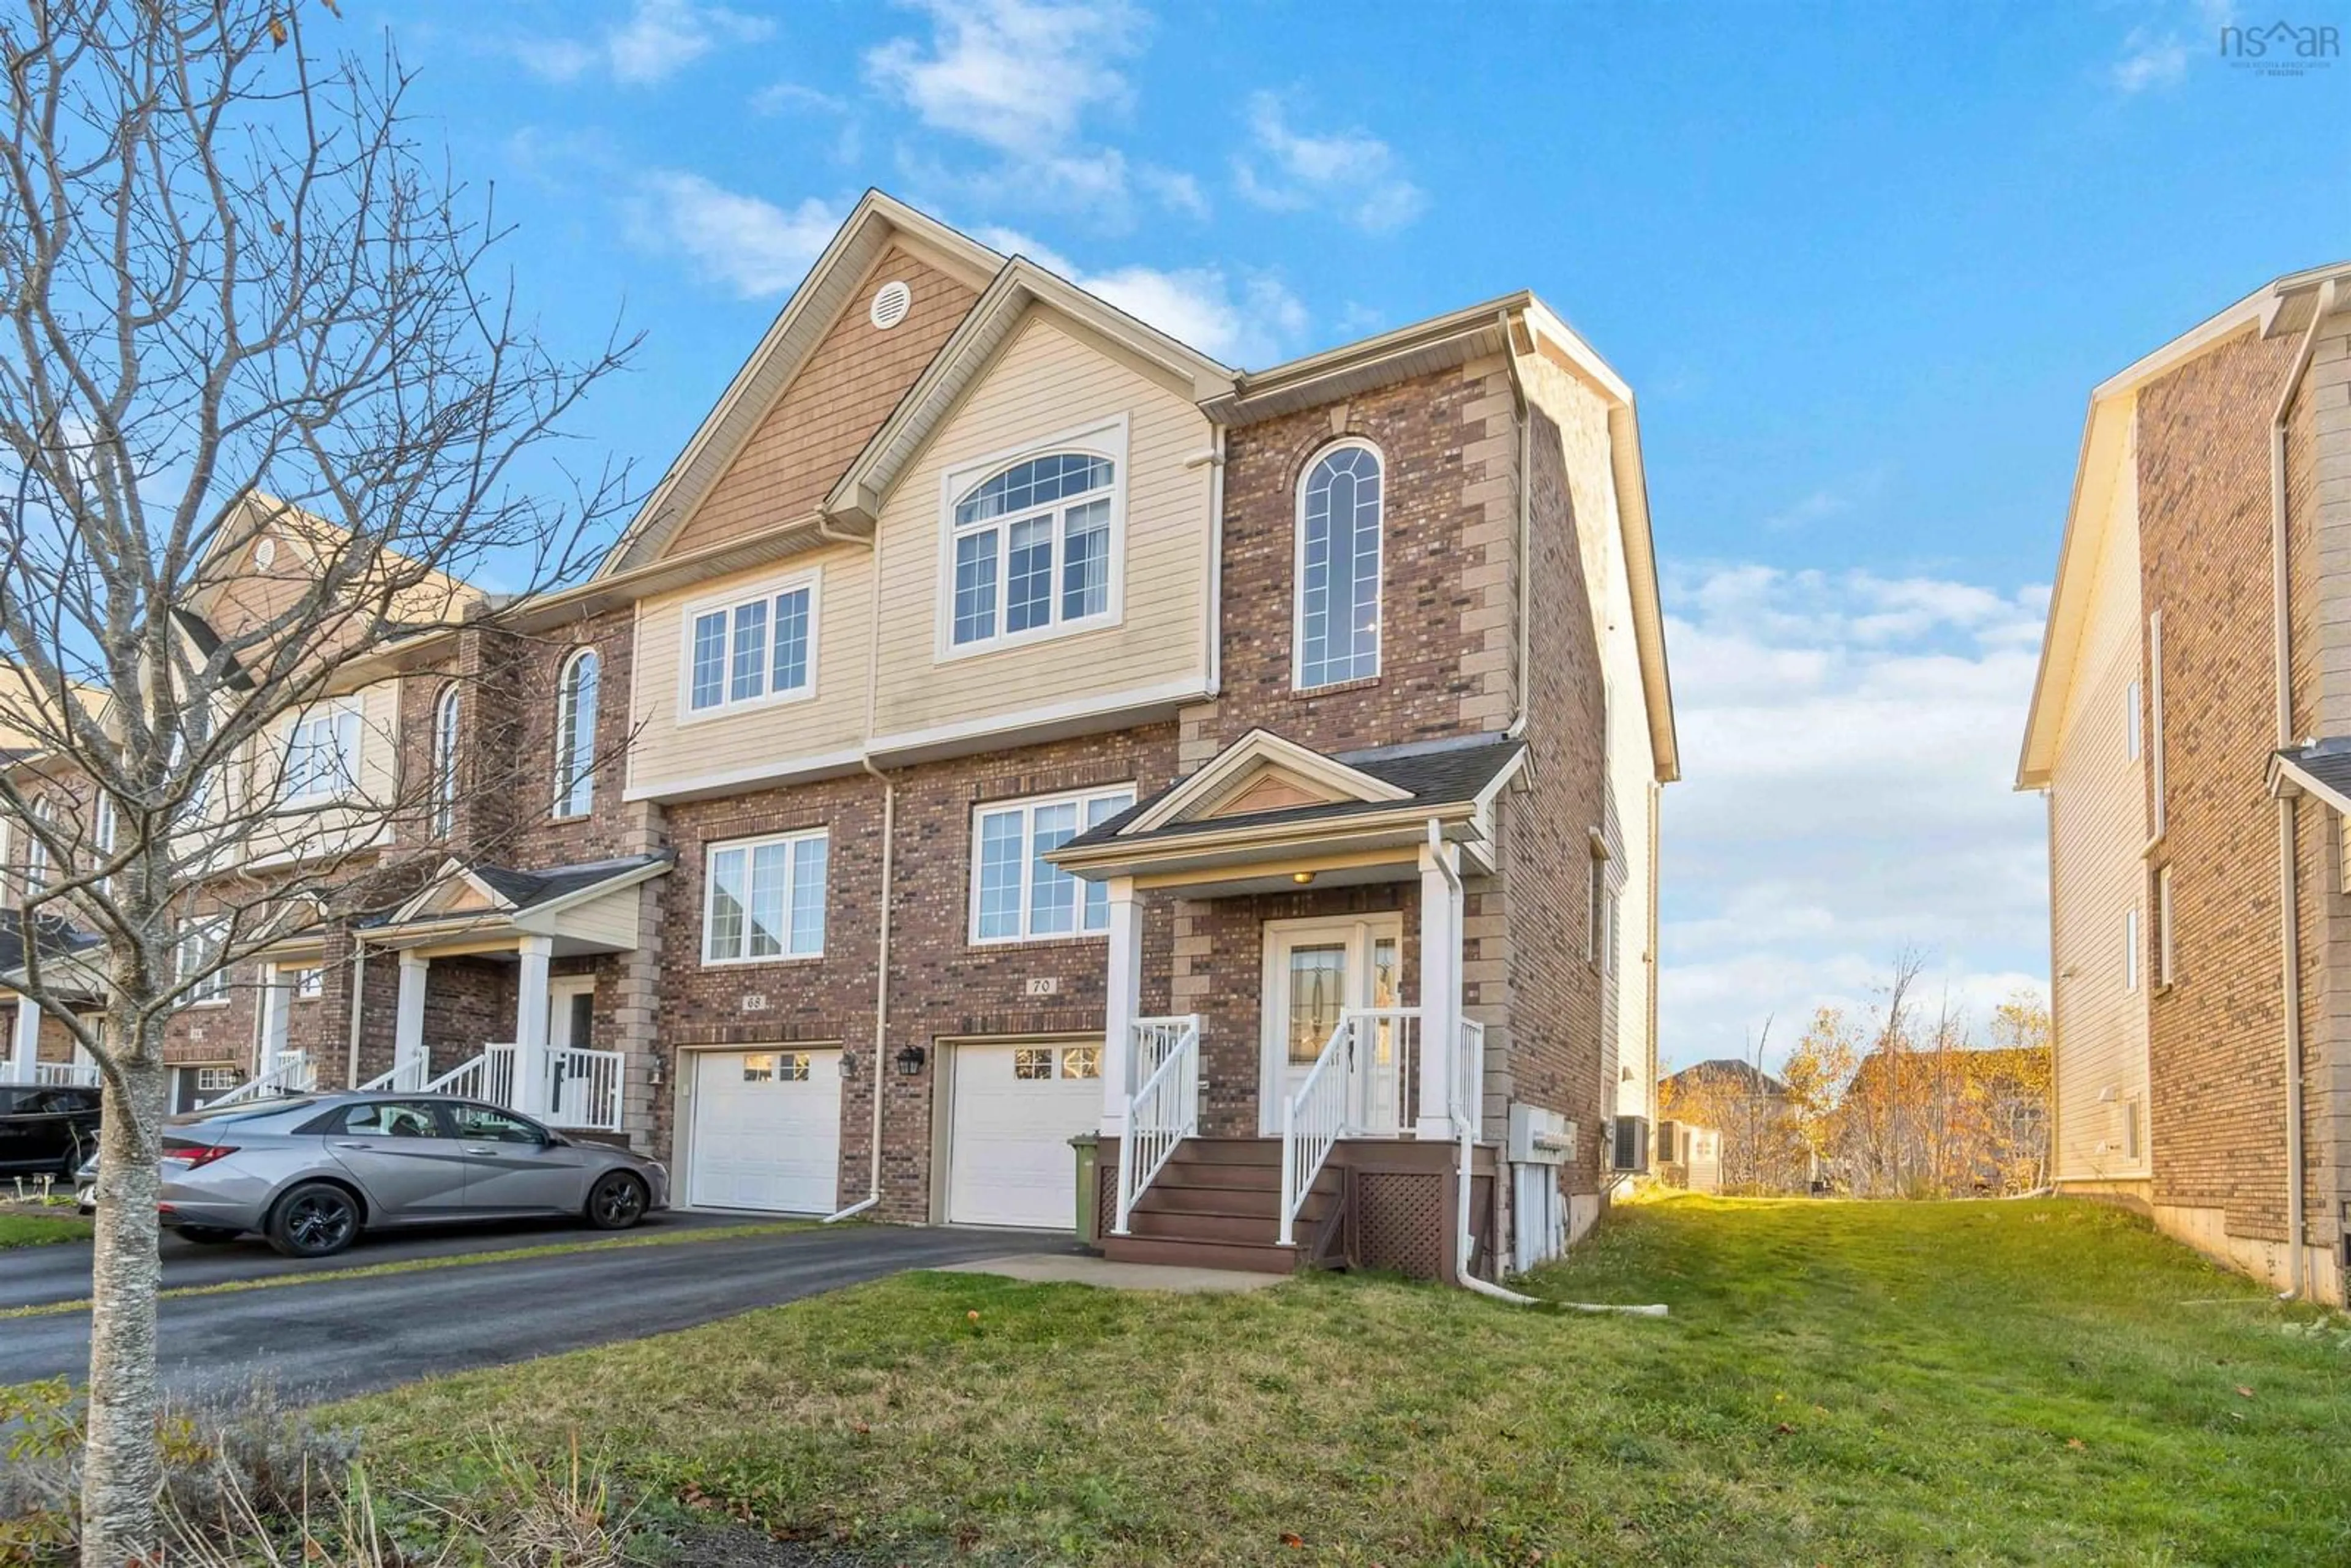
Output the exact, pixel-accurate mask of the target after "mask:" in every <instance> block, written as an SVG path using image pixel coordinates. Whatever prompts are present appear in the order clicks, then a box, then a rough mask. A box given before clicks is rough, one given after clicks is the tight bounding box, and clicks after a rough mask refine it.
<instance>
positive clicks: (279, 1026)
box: [253, 964, 294, 1078]
mask: <svg viewBox="0 0 2351 1568" xmlns="http://www.w3.org/2000/svg"><path fill="white" fill-rule="evenodd" d="M293 1000H294V988H293V986H292V984H291V983H290V982H289V981H288V979H287V974H286V971H285V970H284V969H283V968H281V967H278V966H277V965H276V964H264V965H263V966H262V967H261V1046H260V1050H259V1052H258V1055H259V1058H260V1060H259V1061H256V1062H255V1063H254V1068H253V1072H254V1076H255V1077H256V1078H258V1077H260V1076H261V1075H262V1074H263V1073H266V1072H268V1071H273V1070H274V1069H275V1068H276V1067H277V1064H278V1062H279V1061H280V1060H282V1059H283V1058H284V1057H285V1055H286V1040H287V1030H288V1029H289V1027H290V1026H291V1024H292V1022H293V1019H292V1018H291V1016H290V1014H291V1009H292V1004H293Z"/></svg>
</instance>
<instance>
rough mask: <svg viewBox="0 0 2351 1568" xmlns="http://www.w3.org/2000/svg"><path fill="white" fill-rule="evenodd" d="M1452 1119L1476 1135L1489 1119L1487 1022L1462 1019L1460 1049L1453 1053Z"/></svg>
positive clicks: (1467, 1131) (1469, 1133)
mask: <svg viewBox="0 0 2351 1568" xmlns="http://www.w3.org/2000/svg"><path fill="white" fill-rule="evenodd" d="M1452 1110H1453V1123H1454V1125H1455V1126H1456V1127H1458V1128H1459V1129H1460V1130H1462V1131H1463V1132H1465V1133H1467V1134H1468V1135H1469V1136H1470V1137H1472V1138H1475V1137H1476V1136H1477V1135H1478V1134H1479V1130H1480V1128H1481V1126H1482V1124H1483V1123H1484V1122H1485V1119H1486V1026H1485V1025H1484V1024H1481V1023H1479V1022H1478V1021H1477V1020H1476V1019H1462V1020H1461V1045H1460V1049H1459V1050H1458V1051H1455V1052H1454V1053H1453V1107H1452Z"/></svg>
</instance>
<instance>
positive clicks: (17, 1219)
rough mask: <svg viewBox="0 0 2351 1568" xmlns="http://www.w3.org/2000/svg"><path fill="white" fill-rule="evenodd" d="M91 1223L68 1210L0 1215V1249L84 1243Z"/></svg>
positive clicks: (87, 1238) (88, 1234)
mask: <svg viewBox="0 0 2351 1568" xmlns="http://www.w3.org/2000/svg"><path fill="white" fill-rule="evenodd" d="M89 1236H90V1223H89V1220H87V1219H83V1218H79V1217H78V1216H77V1215H76V1214H75V1213H74V1212H73V1210H71V1209H69V1208H68V1209H62V1210H60V1211H59V1212H58V1213H57V1215H56V1216H55V1217H52V1216H49V1215H46V1214H0V1250H5V1249H8V1248H11V1247H38V1246H40V1245H41V1244H42V1243H44V1242H47V1241H87V1240H89Z"/></svg>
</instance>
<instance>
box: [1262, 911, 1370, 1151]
mask: <svg viewBox="0 0 2351 1568" xmlns="http://www.w3.org/2000/svg"><path fill="white" fill-rule="evenodd" d="M1403 962H1404V917H1403V916H1402V915H1362V916H1350V917H1347V918H1345V919H1338V920H1274V921H1268V922H1267V923H1266V926H1265V983H1264V989H1263V991H1262V993H1261V994H1262V996H1263V998H1264V1003H1263V1005H1264V1009H1265V1034H1264V1051H1263V1060H1262V1064H1261V1066H1260V1069H1259V1074H1258V1131H1259V1132H1260V1133H1261V1134H1264V1135H1266V1136H1268V1137H1272V1136H1274V1135H1276V1134H1279V1133H1280V1131H1281V1108H1282V1105H1283V1103H1285V1102H1287V1101H1288V1100H1289V1098H1290V1096H1291V1095H1292V1094H1294V1093H1296V1092H1298V1085H1299V1082H1300V1081H1301V1080H1302V1079H1303V1078H1304V1077H1305V1076H1306V1072H1307V1070H1308V1069H1310V1068H1311V1067H1312V1066H1313V1065H1314V1061H1315V1058H1317V1057H1318V1056H1320V1055H1322V1048H1323V1047H1324V1046H1325V1045H1327V1044H1329V1043H1330V1040H1331V1035H1332V1030H1336V1029H1337V1028H1338V1027H1339V1020H1340V1017H1341V1015H1342V1013H1343V1011H1344V1010H1345V1009H1350V1008H1395V1007H1398V1006H1401V1005H1402V996H1401V993H1400V991H1399V989H1398V976H1399V975H1400V973H1401V971H1402V967H1403ZM1366 1032H1367V1041H1368V1049H1367V1051H1366V1055H1365V1059H1364V1060H1363V1061H1357V1062H1355V1063H1353V1064H1352V1065H1353V1071H1354V1072H1355V1073H1356V1074H1357V1075H1358V1077H1359V1082H1358V1083H1357V1084H1356V1085H1355V1086H1354V1088H1353V1090H1352V1091H1351V1093H1350V1095H1349V1103H1350V1104H1351V1105H1353V1106H1355V1107H1357V1111H1356V1112H1355V1113H1354V1119H1355V1120H1357V1121H1359V1122H1362V1123H1364V1124H1365V1125H1364V1126H1363V1127H1362V1129H1361V1130H1363V1131H1365V1132H1372V1133H1382V1132H1384V1133H1391V1134H1392V1133H1394V1132H1395V1130H1396V1127H1397V1124H1398V1123H1399V1120H1400V1117H1401V1106H1400V1104H1399V1103H1397V1102H1396V1095H1397V1091H1398V1090H1399V1089H1400V1088H1401V1087H1402V1085H1403V1074H1402V1073H1401V1072H1400V1071H1399V1067H1400V1063H1399V1062H1398V1061H1397V1060H1396V1058H1397V1053H1398V1052H1399V1051H1401V1050H1403V1049H1404V1047H1405V1040H1403V1039H1402V1038H1401V1037H1400V1035H1399V1032H1398V1028H1397V1025H1396V1023H1395V1021H1394V1020H1384V1021H1382V1022H1379V1023H1377V1024H1375V1025H1374V1027H1373V1028H1372V1029H1370V1030H1367V1031H1366Z"/></svg>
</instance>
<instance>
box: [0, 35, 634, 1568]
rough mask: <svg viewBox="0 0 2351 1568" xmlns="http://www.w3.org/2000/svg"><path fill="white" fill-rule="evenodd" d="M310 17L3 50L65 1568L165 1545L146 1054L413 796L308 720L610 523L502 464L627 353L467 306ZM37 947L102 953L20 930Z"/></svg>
mask: <svg viewBox="0 0 2351 1568" xmlns="http://www.w3.org/2000/svg"><path fill="white" fill-rule="evenodd" d="M320 5H321V7H323V9H324V10H325V11H327V12H331V11H332V10H333V9H334V6H333V4H332V0H320ZM305 20H306V17H305V14H304V12H303V11H301V10H300V9H298V7H297V5H296V3H295V0H115V3H109V0H31V3H30V5H29V6H28V7H26V8H25V9H23V10H18V11H16V12H15V14H13V15H11V16H8V17H7V18H5V20H0V65H5V86H0V94H5V99H0V102H5V114H6V116H7V118H8V120H9V127H8V129H9V136H8V138H7V141H6V144H5V147H0V310H5V329H0V443H5V455H6V459H7V461H8V463H9V465H10V466H11V469H12V470H13V471H12V472H9V473H7V474H6V475H5V481H0V483H5V491H0V660H5V662H6V663H7V664H11V665H13V666H14V668H15V671H16V674H17V675H18V676H19V677H20V678H19V679H17V680H15V681H11V682H7V683H0V728H5V729H7V730H12V731H14V732H16V747H17V748H18V749H19V750H20V751H30V752H32V753H34V754H35V756H34V757H33V758H32V760H31V761H30V762H29V763H20V765H19V766H18V767H17V768H15V769H13V770H11V771H9V772H7V773H5V775H0V811H5V812H6V813H8V814H9V815H11V816H13V818H14V819H15V823H16V829H17V831H19V832H20V833H22V834H24V835H25V836H26V842H27V843H28V844H29V845H30V846H31V850H30V852H31V853H32V854H33V855H34V856H35V857H37V860H38V861H40V862H43V870H44V873H45V874H43V875H41V876H38V877H34V878H27V879H26V884H25V887H24V894H23V897H22V901H21V906H20V909H19V911H18V919H19V921H20V922H21V928H22V930H23V931H24V932H25V934H26V936H27V937H28V940H26V943H25V950H26V965H25V967H24V971H23V973H22V974H20V975H18V976H16V977H12V980H11V983H12V984H13V985H14V986H15V987H16V989H17V990H18V991H19V992H20V996H21V998H22V999H21V1000H20V1003H19V1005H20V1006H27V1005H37V1006H39V1007H40V1008H42V1009H44V1010H45V1011H47V1013H49V1014H50V1015H51V1016H53V1017H55V1018H57V1019H60V1020H62V1022H63V1024H64V1026H65V1027H66V1028H68V1030H70V1031H71V1032H72V1035H73V1037H74V1039H75V1040H76V1042H77V1043H78V1045H80V1046H81V1047H82V1048H83V1049H84V1050H85V1051H88V1053H89V1056H90V1057H91V1058H92V1059H93V1060H94V1061H96V1062H97V1063H98V1065H99V1071H100V1073H101V1078H102V1084H103V1093H104V1118H105V1120H104V1132H103V1135H102V1145H101V1150H100V1154H101V1167H100V1168H101V1176H100V1181H99V1218H98V1241H97V1249H96V1257H95V1264H94V1269H93V1279H92V1284H91V1299H92V1311H91V1324H90V1340H91V1350H90V1366H89V1421H88V1432H89V1439H88V1450H87V1454H86V1462H85V1465H84V1470H83V1474H84V1483H83V1498H82V1507H83V1531H84V1534H83V1546H82V1561H83V1562H84V1563H89V1564H93V1565H95V1564H101V1563H102V1564H107V1565H109V1568H113V1565H118V1564H121V1563H131V1562H148V1561H154V1560H156V1552H157V1549H158V1545H159V1531H158V1525H157V1520H156V1516H155V1511H154V1499H155V1495H156V1489H157V1478H158V1457H157V1450H156V1444H155V1420H154V1418H155V1414H156V1408H157V1397H158V1396H157V1378H156V1342H155V1322H156V1312H155V1306H156V1286H157V1275H158V1264H157V1254H156V1210H155V1202H156V1194H157V1190H158V1171H157V1155H158V1150H159V1135H160V1134H159V1130H160V1124H161V1122H162V1114H163V1110H164V1104H165V1070H164V1065H163V1058H162V1040H163V1030H164V1024H165V1022H166V1020H167V1019H169V1018H170V1017H171V1015H172V1012H173V1011H174V1009H177V1008H178V1007H179V1006H181V1005H182V1004H183V1002H184V1001H185V1000H186V999H187V998H188V997H189V996H190V995H191V993H192V991H193V990H194V988H197V987H198V986H200V985H202V984H204V981H205V979H206V977H208V976H210V975H213V974H214V973H217V972H218V971H219V970H221V969H222V968H224V967H227V966H230V965H233V964H235V963H237V962H238V961H239V960H240V959H243V958H246V957H248V956H251V955H253V954H254V953H256V952H257V951H259V950H260V949H261V948H262V947H263V946H266V945H268V944H270V943H273V942H277V941H282V940H283V939H284V938H286V937H287V936H290V935H295V934H298V933H299V932H300V931H302V930H303V929H305V928H315V927H316V926H317V925H319V923H321V922H324V921H327V920H330V919H333V918H337V917H339V916H340V915H344V914H348V913H349V912H350V909H351V908H352V907H354V905H356V904H364V903H365V901H366V900H367V899H368V898H369V897H371V896H372V894H371V891H370V889H371V886H372V885H373V883H372V882H371V878H379V877H380V875H381V869H382V864H383V860H382V855H381V841H382V839H383V837H384V835H383V834H382V833H381V831H377V830H378V829H380V828H381V825H382V824H384V823H387V822H391V821H397V820H401V819H402V818H404V817H406V816H408V815H410V814H413V812H415V811H416V810H420V809H421V806H422V802H421V800H420V799H419V791H420V786H419V784H418V783H417V782H416V781H414V780H409V779H402V778H401V777H399V776H397V775H395V776H393V777H392V778H388V779H348V778H342V779H339V778H336V777H334V776H333V775H334V773H335V770H336V768H338V766H340V764H339V763H338V761H337V759H338V758H343V757H347V756H348V755H349V752H348V750H347V749H346V748H344V747H341V746H340V745H339V744H338V737H335V736H333V735H332V734H325V735H306V734H305V733H304V731H303V729H302V728H301V727H299V726H298V724H297V722H296V721H298V719H299V717H300V716H302V715H303V713H304V711H305V710H306V708H308V706H310V705H312V704H313V703H315V702H317V701H318V700H319V699H320V698H322V697H326V696H329V695H335V694H338V693H342V692H347V691H349V690H350V689H351V688H352V687H353V686H354V685H355V684H356V683H359V682H360V681H362V680H363V679H365V678H366V674H367V664H366V661H368V660H370V659H372V658H375V657H377V656H378V655H380V653H381V650H382V649H383V648H384V647H385V646H386V645H387V644H392V643H398V642H399V641H400V640H402V639H403V638H410V637H414V636H418V635H421V634H424V633H426V632H429V631H430V630H431V629H433V628H436V627H442V626H445V625H446V624H447V623H449V622H453V621H456V620H459V619H469V620H471V621H473V622H476V623H478V622H485V621H487V622H496V620H497V618H499V617H500V616H504V615H509V614H511V613H512V612H514V610H515V609H516V607H517V606H518V605H520V604H521V603H523V602H524V601H527V600H528V598H529V597H530V595H531V594H532V593H534V592H535V591H538V590H540V589H543V588H544V587H546V586H547V585H549V584H551V583H554V582H557V581H559V580H563V579H564V578H565V577H566V576H567V575H570V574H572V573H573V569H574V568H575V567H576V566H577V565H578V564H579V563H580V560H581V559H584V556H583V552H584V549H585V548H586V546H585V544H584V538H585V533H586V530H587V529H588V527H589V525H592V524H595V523H597V522H599V521H601V520H602V519H604V518H605V517H608V516H609V514H610V513H611V511H612V509H613V508H614V507H615V506H616V505H617V503H618V502H619V501H620V500H621V498H622V476H621V475H619V474H616V473H614V472H613V471H611V469H609V468H606V467H603V466H602V465H597V466H596V469H595V470H594V471H592V472H590V473H588V474H586V475H584V476H577V477H574V476H567V475H563V474H562V473H561V472H560V471H559V465H556V464H555V463H554V462H553V461H552V460H551V459H549V460H548V461H545V462H537V460H533V461H534V463H535V464H536V465H534V466H532V467H529V468H528V469H525V468H523V467H521V466H518V465H519V464H521V463H523V462H524V461H525V460H526V458H527V455H529V454H532V453H534V452H536V451H538V450H539V449H540V448H541V447H542V446H543V444H544V443H546V442H547V441H548V440H549V438H551V437H554V436H557V435H558V434H559V432H560V428H561V425H562V423H563V421H564V420H565V418H566V416H567V414H568V413H570V412H571V411H572V410H574V409H575V408H576V407H577V405H578V403H579V401H580V398H581V396H582V395H583V394H584V393H585V392H587V390H588V389H589V388H590V387H591V386H592V385H594V384H595V383H596V382H597V381H598V380H599V379H600V378H601V377H602V376H603V375H605V374H607V373H608V372H609V371H611V370H612V369H613V368H615V367H616V366H617V365H618V364H620V363H621V362H622V361H623V360H624V358H625V357H626V355H627V353H628V351H629V349H630V347H631V346H632V345H630V344H628V343H626V342H622V341H619V340H606V341H605V342H603V343H602V344H601V345H600V346H598V347H597V348H595V349H594V350H592V351H591V352H590V353H588V354H587V355H585V356H583V357H581V358H579V359H577V360H569V359H566V358H564V357H562V356H561V355H559V354H558V353H556V352H555V351H553V350H550V349H549V347H547V346H546V345H545V344H544V343H543V342H542V340H540V338H539V336H538V333H537V330H536V329H535V328H534V326H533V325H532V324H531V323H530V322H529V321H528V320H527V319H523V318H522V317H520V316H519V315H518V313H517V308H516V303H515V300H514V298H513V291H512V285H511V283H510V282H509V281H507V280H505V279H503V278H500V277H494V276H493V275H492V270H491V267H490V265H489V261H488V257H489V253H490V251H491V248H492V246H494V245H495V244H496V240H497V238H498V237H499V231H498V229H497V228H496V224H495V222H494V220H493V217H492V214H491V209H490V204H489V203H488V202H487V200H486V199H475V198H474V197H471V196H469V195H468V194H467V193H466V192H465V190H464V188H463V187H462V186H461V185H459V184H458V183H456V182H455V181H454V180H453V179H452V178H450V177H449V176H448V175H447V173H446V172H445V171H444V170H442V169H440V168H438V167H436V165H435V162H434V160H433V159H432V158H430V157H428V156H427V154H426V153H425V152H424V150H423V149H422V148H420V147H419V146H418V145H417V144H416V142H415V141H414V140H413V138H412V135H411V132H410V130H409V126H408V122H407V120H406V118H405V116H404V114H403V111H402V99H403V95H404V93H405V90H406V88H407V85H408V78H407V76H406V75H405V73H404V72H403V70H402V68H401V66H400V64H399V62H398V60H397V58H396V57H394V56H393V54H392V51H391V49H390V47H389V45H388V44H387V45H386V46H385V47H384V49H383V52H382V54H381V57H376V58H373V59H371V60H363V59H361V58H360V57H358V56H356V55H353V54H349V53H337V52H332V51H314V50H313V48H312V47H310V42H309V40H308V37H306V33H305ZM557 479H559V480H560V483H559V484H553V483H550V481H551V480H557ZM548 489H558V490H559V492H560V495H559V499H557V500H553V501H549V500H548V499H546V498H544V496H543V495H542V493H541V492H543V491H545V490H548ZM477 570H478V571H486V572H492V573H495V574H496V575H497V576H498V577H500V578H501V579H502V580H504V583H505V585H506V586H507V588H508V589H509V590H510V592H509V593H508V594H507V595H502V596H500V597H498V598H496V599H493V598H490V597H488V596H486V595H481V594H476V593H474V592H473V591H470V590H468V589H467V588H466V587H465V580H467V579H468V578H469V577H470V576H471V575H472V574H473V573H475V571H477ZM322 802H323V804H322ZM256 865H266V866H267V867H268V868H269V869H267V870H266V871H256V870H254V869H253V868H254V867H255V866H256ZM363 869H365V870H366V871H367V872H368V875H364V876H363V875H360V872H361V871H362V870H363ZM199 916H201V917H202V918H203V919H204V921H205V922H206V923H207V924H205V925H203V926H202V927H201V928H200V929H201V930H202V932H203V936H202V939H201V940H197V941H194V942H187V941H183V936H185V935H186V934H187V932H188V931H189V929H190V922H191V921H192V920H193V919H195V918H197V917H199ZM60 923H70V924H71V925H73V926H75V927H77V928H78V929H81V930H84V931H87V932H89V933H91V934H93V935H94V936H95V937H96V939H97V941H96V945H95V946H89V947H87V948H86V949H84V950H81V951H75V952H68V950H67V949H66V948H65V947H64V946H52V945H48V944H45V943H43V942H41V941H38V940H33V939H29V938H31V937H33V936H35V935H36V934H37V933H39V932H41V931H43V930H45V929H48V928H51V927H53V926H56V925H59V924H60Z"/></svg>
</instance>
